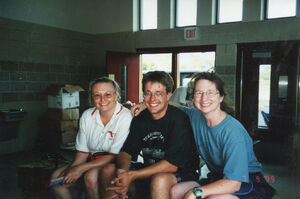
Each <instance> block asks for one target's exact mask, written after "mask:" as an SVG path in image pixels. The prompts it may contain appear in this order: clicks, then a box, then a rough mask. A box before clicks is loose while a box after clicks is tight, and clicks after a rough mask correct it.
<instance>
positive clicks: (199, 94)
mask: <svg viewBox="0 0 300 199" xmlns="http://www.w3.org/2000/svg"><path fill="white" fill-rule="evenodd" d="M223 99H224V96H221V95H220V93H219V91H218V90H217V88H216V84H215V83H214V82H212V81H209V80H206V79H200V80H198V81H197V82H196V84H195V90H194V103H195V106H196V108H197V109H198V110H200V111H201V112H202V113H203V114H204V115H207V114H210V113H214V112H216V111H219V110H220V108H221V102H222V101H223Z"/></svg>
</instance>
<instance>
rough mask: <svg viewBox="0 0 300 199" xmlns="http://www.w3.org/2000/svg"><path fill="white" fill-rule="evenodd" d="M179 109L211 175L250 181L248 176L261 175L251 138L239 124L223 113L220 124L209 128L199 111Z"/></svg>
mask: <svg viewBox="0 0 300 199" xmlns="http://www.w3.org/2000/svg"><path fill="white" fill-rule="evenodd" d="M180 108H181V110H183V111H184V112H185V113H186V114H187V115H188V116H189V118H190V122H191V125H192V128H193V133H194V138H195V143H196V145H197V149H198V151H199V153H200V155H201V157H202V158H203V159H204V161H205V162H206V164H207V166H208V168H209V170H210V171H211V172H212V173H214V174H217V175H222V176H223V178H224V179H230V180H236V181H240V182H249V173H256V172H261V164H260V163H259V162H258V161H257V158H256V156H255V154H254V152H253V142H252V139H251V137H250V136H249V134H248V132H247V131H246V129H245V128H244V127H243V126H242V124H241V123H240V122H239V121H237V120H236V119H235V118H233V117H231V116H230V115H228V114H226V118H225V119H224V120H223V121H222V122H221V123H220V124H218V125H216V126H213V127H210V126H208V125H207V124H206V121H205V118H204V116H203V114H202V112H201V111H199V110H197V109H196V108H187V107H180Z"/></svg>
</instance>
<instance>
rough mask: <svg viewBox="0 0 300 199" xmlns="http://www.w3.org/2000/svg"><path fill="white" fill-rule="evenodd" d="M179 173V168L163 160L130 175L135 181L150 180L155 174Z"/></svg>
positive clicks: (131, 172)
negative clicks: (139, 179)
mask: <svg viewBox="0 0 300 199" xmlns="http://www.w3.org/2000/svg"><path fill="white" fill-rule="evenodd" d="M176 171H177V167H176V166H175V165H173V164H171V163H169V162H168V161H166V160H161V161H159V162H157V163H155V164H153V165H151V166H148V167H145V168H143V169H139V170H135V171H130V175H131V176H132V177H133V178H134V179H138V178H148V177H150V176H152V175H154V174H158V173H174V172H176Z"/></svg>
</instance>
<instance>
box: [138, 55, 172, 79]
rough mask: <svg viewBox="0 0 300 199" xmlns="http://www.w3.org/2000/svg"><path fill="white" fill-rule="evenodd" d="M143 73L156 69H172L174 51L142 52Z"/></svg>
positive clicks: (167, 70)
mask: <svg viewBox="0 0 300 199" xmlns="http://www.w3.org/2000/svg"><path fill="white" fill-rule="evenodd" d="M141 66H142V73H143V74H144V73H147V72H149V71H154V70H163V71H166V72H168V73H171V71H172V53H158V54H142V55H141Z"/></svg>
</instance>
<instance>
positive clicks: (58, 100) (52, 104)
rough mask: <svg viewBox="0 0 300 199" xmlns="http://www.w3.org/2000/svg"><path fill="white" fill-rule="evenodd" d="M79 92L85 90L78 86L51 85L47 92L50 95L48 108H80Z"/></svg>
mask: <svg viewBox="0 0 300 199" xmlns="http://www.w3.org/2000/svg"><path fill="white" fill-rule="evenodd" d="M79 91H84V89H83V88H81V87H80V86H76V85H69V84H66V85H50V86H49V87H48V88H47V90H46V92H47V94H48V108H59V109H66V108H75V107H79V105H80V103H79Z"/></svg>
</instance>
